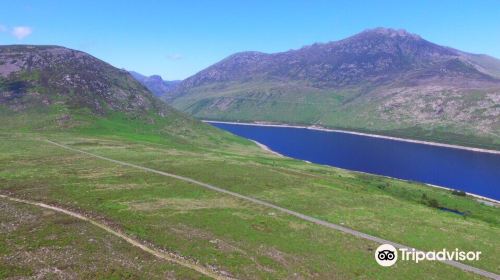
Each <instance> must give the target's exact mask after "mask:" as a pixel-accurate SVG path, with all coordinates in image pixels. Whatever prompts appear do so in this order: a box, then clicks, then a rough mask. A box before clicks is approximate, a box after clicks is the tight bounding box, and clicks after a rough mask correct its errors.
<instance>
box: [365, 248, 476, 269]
mask: <svg viewBox="0 0 500 280" xmlns="http://www.w3.org/2000/svg"><path fill="white" fill-rule="evenodd" d="M398 251H399V252H398ZM398 254H399V256H400V259H401V260H402V261H414V262H415V263H418V262H420V261H423V260H428V261H446V260H452V261H465V260H468V261H477V260H479V256H480V255H481V252H480V251H468V252H465V251H460V250H458V249H457V248H455V250H452V251H449V250H447V249H443V250H441V251H428V252H423V251H418V250H416V249H409V248H399V249H396V248H395V247H394V246H392V245H391V244H382V245H380V246H379V247H378V248H377V250H376V251H375V260H376V261H377V263H378V264H379V265H381V266H392V265H394V264H395V263H396V261H397V260H398Z"/></svg>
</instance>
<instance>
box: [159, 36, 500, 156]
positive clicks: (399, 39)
mask: <svg viewBox="0 0 500 280" xmlns="http://www.w3.org/2000/svg"><path fill="white" fill-rule="evenodd" d="M165 100H167V101H168V102H170V103H171V104H173V106H174V107H176V108H178V109H180V110H183V111H184V112H187V113H189V114H192V115H194V116H196V117H198V118H204V119H215V120H231V121H269V122H280V123H294V124H314V125H321V126H327V127H334V128H342V129H349V130H358V131H369V132H375V133H380V134H387V135H396V136H403V137H410V138H422V139H427V140H434V141H442V142H454V143H460V144H464V145H483V144H484V145H489V146H490V147H491V146H497V145H500V108H499V104H500V61H499V60H498V59H495V58H493V57H489V56H486V55H476V54H469V53H466V52H462V51H459V50H455V49H452V48H449V47H444V46H439V45H436V44H434V43H431V42H429V41H426V40H425V39H422V38H421V37H420V36H418V35H415V34H411V33H409V32H407V31H404V30H394V29H386V28H377V29H372V30H367V31H364V32H361V33H359V34H357V35H354V36H352V37H349V38H346V39H343V40H340V41H336V42H330V43H325V44H313V45H310V46H306V47H303V48H301V49H298V50H291V51H286V52H282V53H275V54H266V53H260V52H243V53H237V54H234V55H231V56H229V57H228V58H226V59H224V60H222V61H220V62H218V63H216V64H214V65H212V66H210V67H208V68H206V69H205V70H202V71H200V72H199V73H197V74H195V75H194V76H192V77H189V78H187V79H186V80H184V81H182V82H181V83H180V84H179V85H178V86H177V87H176V88H175V89H174V91H173V92H172V93H171V94H169V95H168V96H167V97H165Z"/></svg>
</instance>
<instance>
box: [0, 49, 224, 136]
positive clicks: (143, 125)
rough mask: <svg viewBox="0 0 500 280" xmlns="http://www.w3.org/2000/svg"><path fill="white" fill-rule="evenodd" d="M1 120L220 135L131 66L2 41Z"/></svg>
mask: <svg viewBox="0 0 500 280" xmlns="http://www.w3.org/2000/svg"><path fill="white" fill-rule="evenodd" d="M0 119H1V120H2V124H3V126H4V128H8V127H12V128H13V129H17V130H19V129H29V130H44V131H45V130H53V131H57V130H61V129H63V130H68V129H79V130H82V129H83V130H86V131H94V132H95V133H99V134H101V135H103V134H118V133H128V132H130V133H131V134H132V135H134V137H137V135H140V134H141V133H142V132H144V133H145V134H147V135H162V134H169V135H171V136H173V138H177V139H179V141H194V140H193V139H205V138H208V137H212V138H213V137H215V138H217V137H220V134H219V132H218V131H217V130H215V129H213V128H211V127H210V126H208V125H205V124H202V123H201V122H199V121H196V120H194V119H191V118H190V117H188V116H186V115H184V114H182V113H179V112H178V111H176V110H175V109H173V108H171V107H170V106H168V105H166V104H165V103H164V102H163V101H161V100H159V99H158V98H156V97H155V96H154V95H153V94H152V93H151V92H150V91H149V90H148V89H147V88H146V87H144V86H143V85H141V84H140V83H139V82H137V81H136V80H135V79H134V78H133V77H132V76H131V75H130V74H129V73H128V72H127V71H124V70H120V69H117V68H115V67H113V66H111V65H110V64H108V63H106V62H104V61H101V60H99V59H97V58H95V57H93V56H91V55H89V54H86V53H84V52H80V51H76V50H72V49H67V48H64V47H58V46H28V45H11V46H0ZM181 139H183V140H181ZM200 141H201V140H200Z"/></svg>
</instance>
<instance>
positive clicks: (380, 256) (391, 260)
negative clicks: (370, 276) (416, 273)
mask: <svg viewBox="0 0 500 280" xmlns="http://www.w3.org/2000/svg"><path fill="white" fill-rule="evenodd" d="M375 260H376V261H377V263H378V264H380V265H381V266H391V265H393V264H395V263H396V261H397V260H398V251H397V250H396V248H394V246H392V245H391V244H382V245H380V246H378V248H377V250H376V251H375Z"/></svg>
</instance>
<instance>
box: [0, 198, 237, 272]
mask: <svg viewBox="0 0 500 280" xmlns="http://www.w3.org/2000/svg"><path fill="white" fill-rule="evenodd" d="M0 198H4V199H8V200H11V201H15V202H19V203H25V204H30V205H34V206H38V207H42V208H46V209H50V210H53V211H56V212H59V213H64V214H66V215H69V216H72V217H74V218H77V219H79V220H82V221H86V222H89V223H91V224H93V225H94V226H97V227H100V228H101V229H103V230H105V231H107V232H109V233H111V234H113V235H115V236H117V237H119V238H121V239H123V240H125V241H126V242H128V243H129V244H132V245H133V246H135V247H138V248H139V249H141V250H143V251H145V252H147V253H149V254H151V255H153V256H155V257H157V258H160V259H163V260H166V261H169V262H172V263H176V264H178V265H181V266H184V267H187V268H190V269H192V270H195V271H197V272H199V273H201V274H203V275H205V276H208V277H211V278H213V279H218V280H219V279H220V280H230V279H234V278H231V277H227V276H224V275H221V274H219V273H217V272H216V271H213V270H211V269H209V268H206V267H204V266H202V265H199V264H195V263H194V262H192V261H189V260H187V259H184V258H183V257H181V256H179V255H176V254H174V253H164V252H161V251H158V250H156V249H153V248H150V247H148V246H146V245H144V244H142V243H141V242H139V241H137V240H135V239H133V238H131V237H129V236H127V235H125V234H123V233H121V232H118V231H116V230H114V229H112V228H110V227H108V226H106V225H105V224H102V223H100V222H97V221H95V220H93V219H90V218H88V217H85V216H83V215H80V214H78V213H76V212H73V211H69V210H66V209H63V208H60V207H56V206H52V205H48V204H45V203H40V202H35V201H29V200H25V199H19V198H14V197H10V196H6V195H2V194H0Z"/></svg>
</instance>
